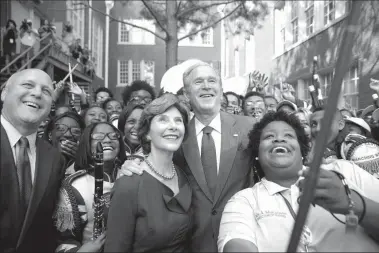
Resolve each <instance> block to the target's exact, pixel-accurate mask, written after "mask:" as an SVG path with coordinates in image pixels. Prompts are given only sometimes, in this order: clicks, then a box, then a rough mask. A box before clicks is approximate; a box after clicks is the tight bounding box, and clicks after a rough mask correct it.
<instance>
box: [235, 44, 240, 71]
mask: <svg viewBox="0 0 379 253" xmlns="http://www.w3.org/2000/svg"><path fill="white" fill-rule="evenodd" d="M239 75H240V52H239V51H238V50H234V76H239Z"/></svg>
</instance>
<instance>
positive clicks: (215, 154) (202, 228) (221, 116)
mask: <svg viewBox="0 0 379 253" xmlns="http://www.w3.org/2000/svg"><path fill="white" fill-rule="evenodd" d="M183 83H184V94H185V95H186V96H187V97H188V98H189V101H190V103H191V106H192V109H193V112H194V115H195V116H194V118H193V119H192V120H191V121H190V123H189V129H188V131H189V132H188V137H187V139H186V140H185V141H184V142H183V144H182V147H181V149H179V150H178V151H177V152H176V153H175V155H174V163H175V164H177V165H178V166H179V167H181V168H182V169H184V170H185V172H186V173H187V175H188V177H189V180H190V183H191V187H192V190H193V193H194V194H193V199H192V205H193V208H194V209H193V210H194V231H193V235H192V251H194V252H217V237H218V232H219V231H218V230H219V226H220V220H221V215H222V212H223V210H224V207H225V205H226V203H227V201H228V200H229V199H230V198H231V197H232V196H233V195H234V194H235V193H237V192H238V191H240V190H242V189H245V188H246V187H248V186H250V185H251V184H252V183H253V182H252V177H253V175H252V170H251V169H250V159H251V158H250V152H249V149H248V147H247V145H248V138H247V134H248V132H249V131H250V130H251V129H252V128H253V125H254V123H255V120H254V119H253V118H249V117H244V116H238V115H233V114H228V113H224V112H220V108H221V97H222V86H221V78H220V75H219V74H218V73H217V72H216V71H215V70H214V69H213V68H212V67H211V66H210V65H209V64H207V63H205V62H199V63H197V64H195V65H193V66H191V67H189V68H188V69H187V70H186V71H185V72H184V74H183ZM206 128H208V129H211V130H210V133H209V132H207V131H206ZM204 137H205V138H204ZM123 167H124V169H123V172H122V173H123V174H125V175H130V173H131V172H133V173H141V171H140V169H139V167H138V166H137V165H136V163H133V162H130V161H129V162H126V163H125V164H124V166H123Z"/></svg>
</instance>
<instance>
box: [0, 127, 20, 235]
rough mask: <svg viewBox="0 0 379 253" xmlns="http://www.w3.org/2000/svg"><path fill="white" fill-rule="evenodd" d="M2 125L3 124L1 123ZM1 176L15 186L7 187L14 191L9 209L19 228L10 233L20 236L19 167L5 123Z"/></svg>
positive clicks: (2, 130)
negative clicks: (17, 166)
mask: <svg viewBox="0 0 379 253" xmlns="http://www.w3.org/2000/svg"><path fill="white" fill-rule="evenodd" d="M0 125H1V124H0ZM1 144H2V145H1V156H0V157H1V163H0V164H1V165H0V170H1V172H0V173H1V174H2V175H1V178H2V180H9V184H10V185H11V186H13V187H10V189H7V190H9V191H12V194H11V195H12V198H13V199H12V200H11V203H9V206H8V208H9V210H10V212H11V217H12V218H11V219H13V221H12V223H13V224H16V227H17V229H12V231H9V233H13V238H16V240H17V238H19V235H20V230H19V228H20V227H21V226H22V224H21V223H22V222H23V221H21V218H20V216H19V215H20V213H19V209H18V208H17V206H18V205H19V203H20V188H19V186H18V177H17V169H16V164H15V161H14V157H13V152H12V147H11V145H10V144H9V139H8V135H7V133H6V131H5V129H4V128H3V125H1Z"/></svg>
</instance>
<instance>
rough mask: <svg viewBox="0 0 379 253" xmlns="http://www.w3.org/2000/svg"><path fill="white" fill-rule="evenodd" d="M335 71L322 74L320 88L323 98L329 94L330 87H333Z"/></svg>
mask: <svg viewBox="0 0 379 253" xmlns="http://www.w3.org/2000/svg"><path fill="white" fill-rule="evenodd" d="M332 82H333V73H328V74H326V75H322V76H320V88H321V94H322V97H323V98H327V97H328V96H329V92H330V88H331V87H332Z"/></svg>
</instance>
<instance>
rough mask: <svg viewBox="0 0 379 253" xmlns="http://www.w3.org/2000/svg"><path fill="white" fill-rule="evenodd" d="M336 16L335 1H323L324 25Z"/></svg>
mask: <svg viewBox="0 0 379 253" xmlns="http://www.w3.org/2000/svg"><path fill="white" fill-rule="evenodd" d="M335 17H336V1H335V0H332V1H325V3H324V25H327V24H329V23H330V22H332V21H333V20H334V19H335Z"/></svg>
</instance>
